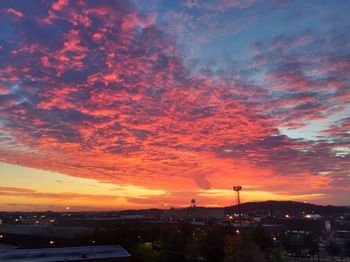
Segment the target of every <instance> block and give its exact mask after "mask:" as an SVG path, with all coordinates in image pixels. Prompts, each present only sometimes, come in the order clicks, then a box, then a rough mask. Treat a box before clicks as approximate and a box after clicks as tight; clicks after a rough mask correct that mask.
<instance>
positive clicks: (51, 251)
mask: <svg viewBox="0 0 350 262" xmlns="http://www.w3.org/2000/svg"><path fill="white" fill-rule="evenodd" d="M130 256H131V255H130V254H129V253H128V252H127V251H126V250H125V249H124V248H122V247H121V246H119V245H108V246H81V247H63V248H41V249H18V250H8V251H2V252H1V253H0V261H1V262H14V261H23V262H24V261H25V262H56V261H79V260H82V259H90V260H91V259H102V258H126V257H130Z"/></svg>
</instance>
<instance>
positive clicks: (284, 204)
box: [225, 200, 350, 214]
mask: <svg viewBox="0 0 350 262" xmlns="http://www.w3.org/2000/svg"><path fill="white" fill-rule="evenodd" d="M241 210H242V212H271V213H272V212H273V213H275V212H284V213H301V212H306V213H312V212H314V213H319V214H334V213H345V212H349V211H350V210H349V208H348V207H346V206H331V205H328V206H322V205H315V204H310V203H303V202H296V201H272V200H271V201H263V202H247V203H242V204H241ZM225 211H226V212H227V213H231V212H237V211H238V207H237V206H230V207H225Z"/></svg>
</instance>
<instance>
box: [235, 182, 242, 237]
mask: <svg viewBox="0 0 350 262" xmlns="http://www.w3.org/2000/svg"><path fill="white" fill-rule="evenodd" d="M233 190H234V191H235V192H236V194H237V205H238V212H239V227H240V229H241V231H242V212H241V199H240V198H239V191H241V190H242V187H241V186H233Z"/></svg>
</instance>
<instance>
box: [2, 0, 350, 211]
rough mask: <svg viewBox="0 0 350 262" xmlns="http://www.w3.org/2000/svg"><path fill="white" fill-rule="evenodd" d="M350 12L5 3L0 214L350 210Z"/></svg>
mask: <svg viewBox="0 0 350 262" xmlns="http://www.w3.org/2000/svg"><path fill="white" fill-rule="evenodd" d="M349 10H350V1H347V0H344V1H342V0H337V1H316V0H313V1H305V0H301V1H283V0H271V1H268V0H211V1H201V0H179V1H175V0H174V1H166V0H164V1H160V0H156V1H149V0H145V1H141V0H135V1H125V0H120V1H112V0H110V1H109V0H108V1H100V0H98V1H97V0H96V1H95V0H94V1H92V0H91V1H79V0H76V1H68V0H59V1H51V0H35V1H34V0H32V1H31V0H28V1H23V0H18V1H6V0H5V1H1V2H0V210H24V211H27V210H64V209H65V208H66V207H67V206H69V207H70V208H71V210H73V211H79V210H111V209H115V210H119V209H127V208H149V207H155V208H169V207H173V206H174V207H180V206H188V205H189V204H190V200H191V199H192V198H195V199H196V200H197V203H198V205H201V206H224V205H231V204H234V203H235V202H234V194H233V191H232V185H242V186H243V189H244V190H243V192H242V200H243V201H244V202H245V201H253V200H256V201H263V200H297V201H307V202H311V203H320V204H337V205H343V204H350V200H349V196H350V146H349V145H350V19H349V13H348V12H349Z"/></svg>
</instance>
